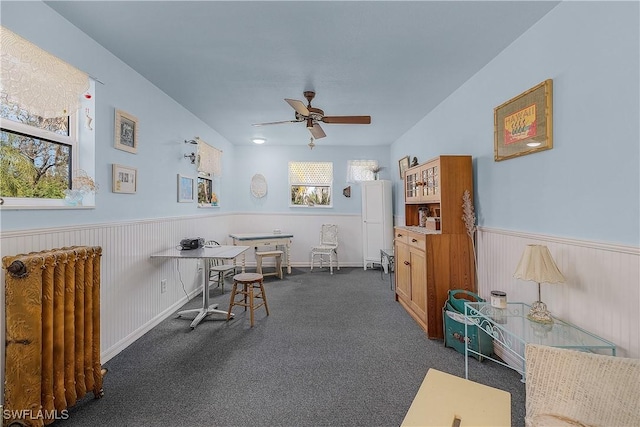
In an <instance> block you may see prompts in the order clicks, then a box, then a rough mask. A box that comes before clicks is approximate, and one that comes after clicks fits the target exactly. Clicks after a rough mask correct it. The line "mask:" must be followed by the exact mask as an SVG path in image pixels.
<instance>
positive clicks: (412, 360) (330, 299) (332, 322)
mask: <svg viewBox="0 0 640 427" xmlns="http://www.w3.org/2000/svg"><path fill="white" fill-rule="evenodd" d="M265 286H266V293H267V301H268V303H269V309H270V313H271V314H270V316H266V315H265V312H264V310H263V309H260V310H259V311H257V312H256V324H255V326H254V327H253V328H250V327H249V316H248V312H246V313H245V312H244V311H242V308H235V309H234V312H236V313H237V314H236V318H235V319H234V320H232V321H230V322H228V323H227V322H226V321H224V320H204V321H203V322H202V323H200V325H199V326H198V327H197V328H196V329H194V330H191V329H190V328H189V324H190V321H189V320H186V319H180V318H176V317H175V316H172V317H170V318H169V319H167V320H165V321H163V322H162V323H160V324H159V325H158V326H157V327H155V328H154V329H153V330H152V331H150V332H148V333H147V334H145V335H144V336H143V337H141V338H140V339H138V340H137V341H136V342H135V343H133V344H132V345H130V346H129V347H128V348H126V349H125V350H124V351H122V352H121V353H120V354H118V355H117V356H116V357H114V358H113V359H111V360H110V361H109V362H108V363H106V364H105V367H106V368H108V369H109V373H108V374H107V376H106V377H105V380H104V391H105V394H104V397H103V398H102V399H98V400H95V399H93V398H92V397H89V398H85V399H84V400H82V401H81V402H79V403H78V404H77V405H75V406H74V407H73V408H71V410H70V412H69V419H68V420H63V421H56V422H55V423H54V424H53V425H54V426H56V427H58V426H60V427H66V426H114V427H116V426H117V427H123V426H131V427H133V426H296V427H303V426H398V425H400V423H402V420H403V419H404V415H405V414H406V412H407V410H408V409H409V406H410V405H411V402H412V401H413V397H414V396H415V394H416V392H417V390H418V388H419V386H420V384H421V382H422V380H423V379H424V376H425V375H426V372H427V370H428V369H429V368H435V369H439V370H441V371H444V372H449V373H451V374H454V375H458V376H461V377H464V356H463V355H462V354H460V353H458V352H456V351H455V350H453V349H451V348H445V347H444V345H443V343H442V341H437V340H436V341H433V340H429V339H427V337H426V334H425V333H424V331H423V330H422V329H421V328H420V327H418V325H417V324H416V323H415V322H414V321H413V319H411V317H410V316H409V315H408V314H407V313H406V311H405V310H404V309H403V308H402V307H401V306H400V305H399V304H398V303H397V302H395V300H394V293H393V291H392V290H391V289H390V288H389V279H388V276H386V275H385V276H384V278H381V277H380V272H379V271H376V270H367V271H364V270H363V269H361V268H343V269H341V270H340V271H335V270H334V275H333V276H330V275H329V272H328V270H327V269H323V270H321V269H318V270H316V269H314V271H313V272H309V271H308V270H306V269H305V270H301V269H294V271H293V274H291V275H285V279H284V280H279V279H277V278H274V277H269V278H267V279H266V281H265ZM230 291H231V285H230V284H227V286H225V294H224V295H222V294H221V292H220V289H219V288H217V289H213V288H212V289H211V294H210V295H211V299H212V303H216V302H217V303H219V304H220V308H221V309H224V310H226V309H227V307H228V304H229V297H230ZM200 304H201V297H197V298H194V299H193V300H191V301H190V302H189V303H188V304H186V305H185V308H195V307H198V306H199V305H200ZM469 370H470V379H472V380H474V381H477V382H480V383H483V384H487V385H490V386H493V387H498V388H501V389H503V390H506V391H509V392H510V393H511V399H512V420H513V422H512V424H513V425H514V426H522V425H524V421H523V420H524V384H522V383H521V382H520V375H518V374H517V373H516V372H515V371H512V370H510V369H508V368H505V367H503V366H500V365H498V364H496V363H493V362H490V361H484V362H482V363H480V362H478V361H476V360H475V359H471V358H470V360H469ZM90 396H91V394H90Z"/></svg>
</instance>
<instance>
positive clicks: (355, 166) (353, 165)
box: [347, 160, 378, 182]
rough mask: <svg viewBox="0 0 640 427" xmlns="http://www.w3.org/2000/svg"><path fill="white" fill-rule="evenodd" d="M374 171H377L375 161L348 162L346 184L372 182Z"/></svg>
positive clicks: (376, 162)
mask: <svg viewBox="0 0 640 427" xmlns="http://www.w3.org/2000/svg"><path fill="white" fill-rule="evenodd" d="M374 170H378V161H377V160H348V161H347V182H360V181H373V180H374V179H375V173H374Z"/></svg>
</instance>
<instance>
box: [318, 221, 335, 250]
mask: <svg viewBox="0 0 640 427" xmlns="http://www.w3.org/2000/svg"><path fill="white" fill-rule="evenodd" d="M320 244H321V245H327V246H338V226H337V225H335V224H322V228H321V229H320Z"/></svg>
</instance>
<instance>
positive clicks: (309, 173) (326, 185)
mask: <svg viewBox="0 0 640 427" xmlns="http://www.w3.org/2000/svg"><path fill="white" fill-rule="evenodd" d="M289 189H290V191H291V198H290V201H289V206H295V207H316V208H330V207H332V206H333V201H332V191H333V163H332V162H289Z"/></svg>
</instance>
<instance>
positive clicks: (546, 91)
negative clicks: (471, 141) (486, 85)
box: [493, 79, 553, 162]
mask: <svg viewBox="0 0 640 427" xmlns="http://www.w3.org/2000/svg"><path fill="white" fill-rule="evenodd" d="M493 131H494V150H493V151H494V156H493V158H494V160H495V161H496V162H499V161H501V160H507V159H512V158H514V157H520V156H524V155H526V154H531V153H537V152H538V151H544V150H550V149H552V148H553V80H551V79H548V80H545V81H543V82H542V83H540V84H538V85H536V86H534V87H532V88H531V89H529V90H527V91H526V92H523V93H521V94H520V95H518V96H516V97H515V98H511V99H510V100H508V101H507V102H505V103H504V104H502V105H500V106H498V107H496V108H495V109H494V110H493Z"/></svg>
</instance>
